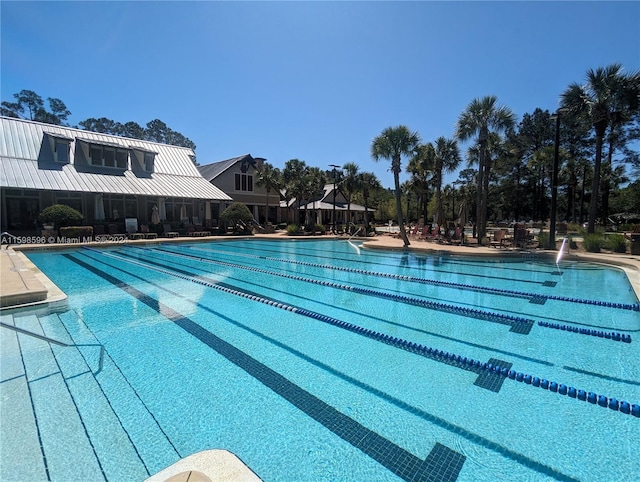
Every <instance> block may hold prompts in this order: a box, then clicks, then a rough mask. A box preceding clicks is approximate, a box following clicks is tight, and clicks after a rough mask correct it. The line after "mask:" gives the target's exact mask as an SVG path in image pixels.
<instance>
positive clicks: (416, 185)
mask: <svg viewBox="0 0 640 482" xmlns="http://www.w3.org/2000/svg"><path fill="white" fill-rule="evenodd" d="M413 152H414V154H413V157H412V158H411V159H409V164H408V165H407V172H408V173H409V174H411V187H412V189H411V190H412V191H413V192H415V193H417V194H418V206H421V208H420V207H419V208H418V211H419V213H420V212H421V213H422V217H423V218H424V220H425V222H426V221H427V218H428V217H429V216H428V212H427V207H428V204H429V184H430V182H431V179H430V177H429V176H430V175H431V173H432V172H433V169H434V167H435V157H436V153H435V149H434V148H433V144H431V143H430V142H428V143H426V144H420V145H418V146H416V148H415V149H414V150H413ZM418 218H420V214H418Z"/></svg>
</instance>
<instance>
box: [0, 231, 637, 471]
mask: <svg viewBox="0 0 640 482" xmlns="http://www.w3.org/2000/svg"><path fill="white" fill-rule="evenodd" d="M28 256H29V258H30V259H31V260H32V261H33V262H34V263H35V264H36V265H37V266H38V267H39V268H40V269H41V270H42V271H43V272H44V273H45V274H46V275H47V276H48V277H49V278H50V279H52V281H53V282H55V283H56V284H57V285H58V286H59V287H60V288H61V289H63V290H64V291H65V292H66V293H67V294H68V295H69V300H68V306H67V307H66V308H64V309H62V308H61V309H60V310H58V311H51V310H40V311H37V310H29V311H16V312H9V313H5V312H3V314H1V315H0V317H1V319H2V322H3V323H5V324H13V325H15V326H17V327H19V328H21V329H24V330H28V331H31V332H37V333H40V334H43V335H46V336H47V337H50V338H52V339H55V340H58V341H60V342H63V343H65V344H67V345H76V346H66V347H65V346H58V345H53V344H49V343H46V342H43V341H42V340H39V339H35V338H32V337H29V336H26V335H24V334H16V333H15V332H13V331H12V330H9V329H7V328H2V332H1V333H2V337H1V338H0V341H1V343H2V364H1V365H0V366H1V375H2V383H1V384H0V389H1V395H2V422H3V423H2V427H1V430H0V432H1V435H2V444H1V445H0V447H2V448H1V455H2V457H1V458H0V461H1V465H0V479H2V480H12V479H13V478H20V479H22V480H25V479H29V480H47V479H50V480H100V479H106V480H109V481H118V480H144V479H145V478H146V477H148V476H149V475H151V474H154V473H156V472H158V471H159V470H161V469H162V468H164V467H166V466H168V465H170V464H172V463H174V462H175V461H177V460H178V459H180V458H182V457H185V456H187V455H190V454H192V453H195V452H198V451H201V450H206V449H211V448H224V449H227V450H230V451H231V452H233V453H235V454H236V455H238V456H239V457H240V458H241V459H242V460H243V461H244V462H245V463H246V464H248V465H249V466H250V467H251V469H252V470H254V471H255V472H256V474H257V475H258V476H260V477H261V478H262V479H263V480H265V481H270V480H296V481H299V480H300V481H302V480H309V481H312V480H313V481H317V480H354V481H359V480H402V479H404V480H438V481H440V480H458V481H494V480H500V479H503V480H514V481H519V480H522V481H524V480H592V479H601V480H633V478H634V477H636V476H637V473H638V472H639V471H640V461H639V460H638V457H637V447H638V446H639V444H640V418H639V417H638V416H636V415H640V414H638V413H637V410H640V407H638V406H637V404H640V379H639V377H638V373H640V370H639V369H640V357H639V356H638V355H639V350H638V349H637V347H636V343H637V341H636V337H637V333H638V330H639V329H640V315H639V313H638V311H637V309H638V300H637V298H636V296H635V294H634V292H633V290H632V289H631V286H630V284H629V282H628V280H627V278H626V276H625V274H624V273H623V272H622V271H620V270H617V269H613V268H606V267H603V266H599V265H595V264H584V263H583V264H573V263H565V262H561V263H560V264H559V265H556V264H554V263H547V262H543V261H539V260H537V259H516V260H514V259H502V260H497V259H494V260H491V261H487V260H479V259H474V258H468V257H455V256H445V255H441V254H427V253H424V254H420V253H415V252H403V251H379V250H365V249H361V248H360V247H358V246H357V245H354V244H352V243H351V244H350V243H347V242H346V241H334V240H330V241H306V240H305V241H294V240H287V241H280V240H277V241H276V240H273V241H268V240H248V239H238V240H233V241H221V242H213V243H193V244H160V245H146V246H129V245H125V246H120V247H116V248H113V249H109V250H97V249H92V248H79V249H75V250H69V251H60V252H33V253H28ZM489 365H490V366H489ZM502 370H504V373H503V372H502ZM594 397H595V398H594ZM582 398H585V400H582ZM614 399H615V401H614ZM592 402H593V403H592ZM616 404H617V405H616ZM603 405H604V406H603ZM610 406H611V408H609V407H610ZM8 443H10V444H11V446H12V447H19V449H14V450H7V449H6V447H7V446H8V445H7V444H8ZM18 476H19V477H18Z"/></svg>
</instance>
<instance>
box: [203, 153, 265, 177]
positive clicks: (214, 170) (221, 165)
mask: <svg viewBox="0 0 640 482" xmlns="http://www.w3.org/2000/svg"><path fill="white" fill-rule="evenodd" d="M243 161H248V162H250V163H253V162H255V161H254V159H253V157H252V156H251V154H245V155H243V156H238V157H232V158H231V159H226V160H224V161H218V162H213V163H211V164H205V165H204V166H198V171H200V175H202V177H204V178H205V179H206V180H207V181H209V182H211V181H213V180H214V179H215V178H216V177H218V176H219V175H220V174H222V173H223V172H225V171H226V170H227V169H229V168H231V167H232V166H234V165H235V164H236V163H238V162H243Z"/></svg>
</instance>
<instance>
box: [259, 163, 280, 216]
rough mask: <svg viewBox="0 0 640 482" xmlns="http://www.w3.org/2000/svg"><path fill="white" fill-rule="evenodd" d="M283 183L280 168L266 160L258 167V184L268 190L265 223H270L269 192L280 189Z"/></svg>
mask: <svg viewBox="0 0 640 482" xmlns="http://www.w3.org/2000/svg"><path fill="white" fill-rule="evenodd" d="M281 184H282V174H281V173H280V169H278V168H276V167H273V165H271V164H269V163H268V162H265V163H263V164H262V166H261V167H259V168H258V169H256V185H257V186H260V187H264V189H265V191H267V207H266V212H265V223H269V194H271V191H272V190H278V189H280V185H281Z"/></svg>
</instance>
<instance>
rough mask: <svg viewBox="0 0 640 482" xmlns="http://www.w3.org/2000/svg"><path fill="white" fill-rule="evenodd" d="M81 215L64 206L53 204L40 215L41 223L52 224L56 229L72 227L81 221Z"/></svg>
mask: <svg viewBox="0 0 640 482" xmlns="http://www.w3.org/2000/svg"><path fill="white" fill-rule="evenodd" d="M82 218H83V216H82V213H80V212H79V211H77V210H75V209H73V208H72V207H71V206H67V205H66V204H53V205H52V206H49V207H47V208H44V209H43V210H42V212H41V213H40V221H41V222H42V223H53V224H55V225H56V226H57V227H63V226H72V225H74V224H78V223H79V222H80V221H82Z"/></svg>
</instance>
